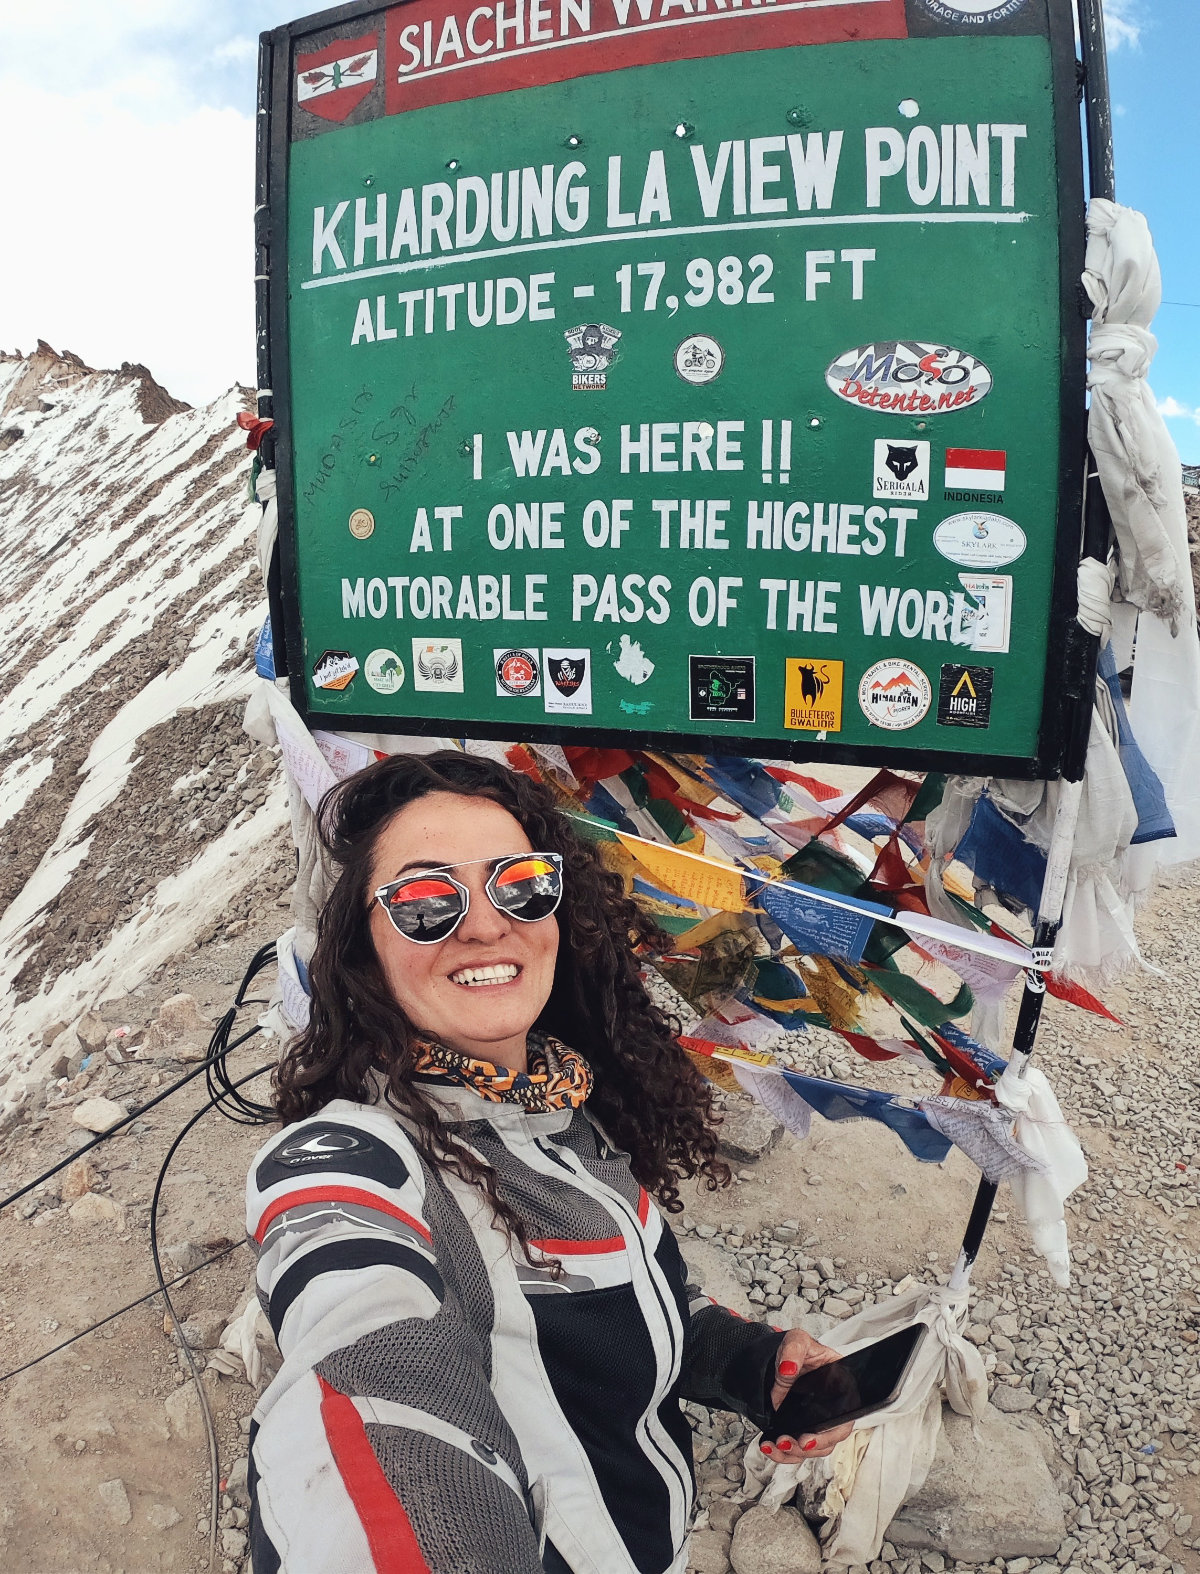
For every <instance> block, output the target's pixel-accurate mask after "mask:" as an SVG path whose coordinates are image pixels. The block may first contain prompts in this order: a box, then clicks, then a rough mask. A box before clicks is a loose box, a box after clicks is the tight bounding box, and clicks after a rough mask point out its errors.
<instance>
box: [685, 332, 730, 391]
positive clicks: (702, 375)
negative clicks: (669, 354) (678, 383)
mask: <svg viewBox="0 0 1200 1574" xmlns="http://www.w3.org/2000/svg"><path fill="white" fill-rule="evenodd" d="M724 366H725V351H724V350H723V349H722V348H721V346H720V345H719V344H718V343H717V341H716V340H715V339H712V338H710V337H709V335H708V334H706V333H693V334H689V336H688V337H687V338H686V339H684V341H683V342H682V344H680V345H679V347H678V348H677V349H676V351H675V371H676V374H677V375H678V376H680V377H682V378H683V380H684V382H685V383H691V385H692V386H693V387H694V388H699V387H701V386H702V385H703V384H704V383H711V382H713V381H714V380H715V379H716V378H718V377H719V376H720V375H721V372H722V370H723V369H724Z"/></svg>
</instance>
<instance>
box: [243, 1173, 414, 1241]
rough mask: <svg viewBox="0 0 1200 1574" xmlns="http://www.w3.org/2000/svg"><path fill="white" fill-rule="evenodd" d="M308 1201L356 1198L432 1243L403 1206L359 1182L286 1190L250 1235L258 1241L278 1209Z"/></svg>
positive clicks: (355, 1200)
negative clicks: (399, 1221) (397, 1220)
mask: <svg viewBox="0 0 1200 1574" xmlns="http://www.w3.org/2000/svg"><path fill="white" fill-rule="evenodd" d="M308 1202H357V1203H361V1204H362V1206H363V1207H364V1208H374V1209H375V1211H376V1213H386V1214H389V1215H390V1216H391V1217H392V1218H393V1219H399V1220H401V1222H402V1223H404V1224H407V1225H410V1226H411V1227H412V1229H414V1230H416V1232H417V1234H418V1235H423V1236H424V1237H425V1239H426V1240H427V1241H429V1242H430V1244H432V1242H433V1237H432V1236H431V1235H430V1233H429V1231H428V1229H427V1228H426V1226H425V1225H423V1224H422V1223H421V1222H420V1220H419V1219H414V1218H413V1216H412V1214H411V1213H405V1211H404V1209H403V1208H397V1206H396V1204H395V1203H394V1202H388V1201H387V1200H386V1198H383V1197H380V1196H377V1195H376V1193H375V1192H373V1191H364V1190H363V1189H362V1188H361V1187H359V1186H310V1187H308V1188H307V1189H306V1190H304V1191H290V1192H287V1193H286V1194H285V1195H284V1196H282V1197H276V1198H275V1201H274V1202H272V1203H268V1205H267V1209H266V1212H265V1213H264V1214H263V1216H262V1218H261V1219H260V1220H259V1221H258V1228H257V1229H256V1230H255V1232H254V1239H255V1240H256V1241H257V1242H258V1244H259V1245H260V1246H261V1245H262V1240H263V1236H264V1235H265V1234H266V1233H267V1230H268V1229H269V1228H270V1227H271V1225H272V1224H273V1223H274V1222H275V1220H276V1219H277V1218H278V1217H279V1215H280V1214H281V1213H287V1211H288V1210H289V1208H300V1207H303V1206H304V1204H305V1203H308Z"/></svg>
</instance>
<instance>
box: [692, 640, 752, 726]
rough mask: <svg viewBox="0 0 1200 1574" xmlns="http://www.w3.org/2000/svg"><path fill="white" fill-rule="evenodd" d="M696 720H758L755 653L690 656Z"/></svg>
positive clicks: (693, 707)
mask: <svg viewBox="0 0 1200 1574" xmlns="http://www.w3.org/2000/svg"><path fill="white" fill-rule="evenodd" d="M688 667H689V674H690V687H689V700H690V709H689V715H690V716H691V719H692V720H693V721H753V720H754V657H753V656H689V658H688Z"/></svg>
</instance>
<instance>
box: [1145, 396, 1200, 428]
mask: <svg viewBox="0 0 1200 1574" xmlns="http://www.w3.org/2000/svg"><path fill="white" fill-rule="evenodd" d="M1156 407H1157V409H1158V413H1159V415H1161V416H1162V418H1163V420H1164V421H1194V422H1195V424H1196V425H1197V426H1200V410H1197V409H1195V408H1193V406H1192V405H1190V404H1181V403H1180V401H1179V400H1178V399H1176V398H1175V397H1174V396H1173V395H1172V394H1168V395H1167V397H1166V398H1165V399H1159V400H1157V401H1156Z"/></svg>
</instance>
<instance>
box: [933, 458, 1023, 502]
mask: <svg viewBox="0 0 1200 1574" xmlns="http://www.w3.org/2000/svg"><path fill="white" fill-rule="evenodd" d="M1007 473H1008V451H1007V449H1004V448H947V450H946V501H947V502H949V503H977V502H978V503H982V502H989V503H996V502H999V501H1000V500H1001V499H1002V498H1003V496H1004V482H1005V479H1006V476H1007ZM978 494H984V495H982V496H980V495H978Z"/></svg>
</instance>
